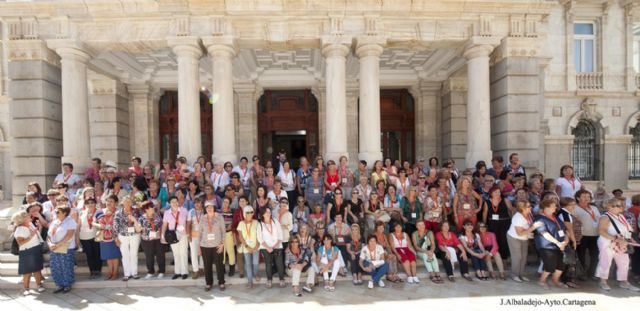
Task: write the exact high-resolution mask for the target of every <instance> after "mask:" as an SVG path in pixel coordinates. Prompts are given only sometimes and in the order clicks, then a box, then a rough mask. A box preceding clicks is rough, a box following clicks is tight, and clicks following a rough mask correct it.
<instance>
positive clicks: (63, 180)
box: [62, 173, 73, 184]
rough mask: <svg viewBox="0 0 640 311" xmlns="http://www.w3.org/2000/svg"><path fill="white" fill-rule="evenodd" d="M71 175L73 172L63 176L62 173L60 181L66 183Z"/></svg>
mask: <svg viewBox="0 0 640 311" xmlns="http://www.w3.org/2000/svg"><path fill="white" fill-rule="evenodd" d="M72 175H73V173H72V174H69V176H67V177H64V175H62V182H64V183H65V184H66V183H67V181H69V179H70V178H71V176H72Z"/></svg>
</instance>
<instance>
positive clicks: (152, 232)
mask: <svg viewBox="0 0 640 311" xmlns="http://www.w3.org/2000/svg"><path fill="white" fill-rule="evenodd" d="M157 238H158V233H157V232H155V231H151V232H149V239H157Z"/></svg>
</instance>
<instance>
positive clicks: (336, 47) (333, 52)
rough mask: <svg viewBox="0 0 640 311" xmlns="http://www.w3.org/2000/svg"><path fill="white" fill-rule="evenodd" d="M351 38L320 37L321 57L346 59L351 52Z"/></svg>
mask: <svg viewBox="0 0 640 311" xmlns="http://www.w3.org/2000/svg"><path fill="white" fill-rule="evenodd" d="M351 40H352V38H351V37H344V36H337V35H330V36H324V37H322V39H321V41H322V55H323V56H324V57H325V58H327V57H334V56H335V57H346V56H347V55H348V54H349V51H350V50H351Z"/></svg>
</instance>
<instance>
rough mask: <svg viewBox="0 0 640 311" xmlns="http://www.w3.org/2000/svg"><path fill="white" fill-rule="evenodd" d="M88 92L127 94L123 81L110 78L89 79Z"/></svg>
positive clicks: (95, 93)
mask: <svg viewBox="0 0 640 311" xmlns="http://www.w3.org/2000/svg"><path fill="white" fill-rule="evenodd" d="M89 94H92V95H118V96H121V97H126V96H127V88H126V86H125V85H124V83H122V82H120V81H117V80H111V79H93V80H89Z"/></svg>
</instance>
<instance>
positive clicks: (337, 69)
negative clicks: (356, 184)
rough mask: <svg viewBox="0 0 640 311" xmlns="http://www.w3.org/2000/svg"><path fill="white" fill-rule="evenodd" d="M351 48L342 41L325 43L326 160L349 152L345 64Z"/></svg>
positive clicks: (334, 158) (323, 51)
mask: <svg viewBox="0 0 640 311" xmlns="http://www.w3.org/2000/svg"><path fill="white" fill-rule="evenodd" d="M348 53H349V48H348V47H347V46H346V45H345V44H341V43H333V42H332V43H327V44H323V48H322V55H323V56H324V58H325V66H326V67H325V71H326V77H325V81H326V87H327V99H326V109H325V118H324V123H325V126H326V146H325V161H328V160H334V161H336V162H337V161H338V158H340V156H343V155H348V154H347V103H346V101H347V92H346V86H345V76H346V72H345V66H346V62H347V58H346V56H347V54H348Z"/></svg>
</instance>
